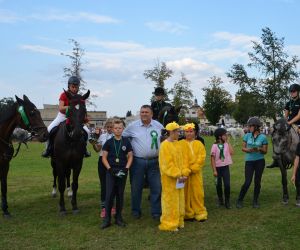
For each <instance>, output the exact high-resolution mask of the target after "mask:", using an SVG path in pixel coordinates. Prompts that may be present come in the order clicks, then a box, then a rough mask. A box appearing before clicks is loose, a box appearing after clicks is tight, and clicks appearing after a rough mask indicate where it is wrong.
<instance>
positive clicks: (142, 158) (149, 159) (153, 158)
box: [134, 156, 158, 161]
mask: <svg viewBox="0 0 300 250" xmlns="http://www.w3.org/2000/svg"><path fill="white" fill-rule="evenodd" d="M134 158H137V159H141V160H145V161H151V160H156V159H158V156H154V157H138V156H134Z"/></svg>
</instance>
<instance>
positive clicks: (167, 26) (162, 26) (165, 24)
mask: <svg viewBox="0 0 300 250" xmlns="http://www.w3.org/2000/svg"><path fill="white" fill-rule="evenodd" d="M145 25H146V26H147V27H148V28H150V29H151V30H154V31H159V32H168V33H172V34H177V35H180V34H182V33H183V32H184V31H185V30H188V29H189V27H188V26H185V25H182V24H179V23H173V22H169V21H161V22H147V23H145Z"/></svg>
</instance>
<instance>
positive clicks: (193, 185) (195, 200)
mask: <svg viewBox="0 0 300 250" xmlns="http://www.w3.org/2000/svg"><path fill="white" fill-rule="evenodd" d="M183 130H184V135H185V139H184V140H181V141H179V142H180V144H181V147H182V148H183V149H184V148H187V149H188V150H189V153H188V154H187V155H188V156H189V157H188V166H189V168H190V169H191V174H190V176H189V178H188V180H187V181H186V183H185V187H184V197H185V219H186V220H194V219H196V220H197V221H205V220H207V210H206V208H205V206H204V187H203V177H202V168H203V166H204V162H205V157H206V151H205V147H204V145H203V143H202V142H201V141H199V140H196V132H195V124H194V123H188V124H186V125H184V127H183Z"/></svg>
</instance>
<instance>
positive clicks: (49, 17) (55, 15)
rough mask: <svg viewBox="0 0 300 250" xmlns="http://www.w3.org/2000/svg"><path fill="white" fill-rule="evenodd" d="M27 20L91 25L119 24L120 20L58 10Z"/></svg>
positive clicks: (31, 16)
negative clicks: (88, 23)
mask: <svg viewBox="0 0 300 250" xmlns="http://www.w3.org/2000/svg"><path fill="white" fill-rule="evenodd" d="M29 18H32V19H36V20H40V21H67V22H78V21H87V22H92V23H119V22H120V20H117V19H115V18H112V17H109V16H104V15H97V14H93V13H88V12H78V13H67V12H62V11H58V10H51V11H48V12H46V13H38V14H37V13H35V14H32V15H30V16H29Z"/></svg>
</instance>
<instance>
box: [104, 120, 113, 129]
mask: <svg viewBox="0 0 300 250" xmlns="http://www.w3.org/2000/svg"><path fill="white" fill-rule="evenodd" d="M113 123H114V119H113V118H108V119H107V120H106V122H105V125H104V127H105V128H106V127H107V126H108V125H113Z"/></svg>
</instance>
